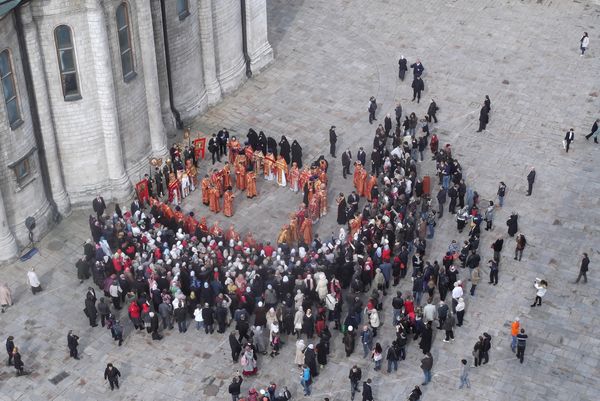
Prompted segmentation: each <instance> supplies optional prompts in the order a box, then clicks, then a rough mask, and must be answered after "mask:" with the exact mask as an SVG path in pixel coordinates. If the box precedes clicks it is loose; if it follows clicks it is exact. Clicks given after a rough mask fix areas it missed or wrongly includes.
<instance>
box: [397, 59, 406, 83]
mask: <svg viewBox="0 0 600 401" xmlns="http://www.w3.org/2000/svg"><path fill="white" fill-rule="evenodd" d="M407 64H408V62H407V60H406V59H405V58H404V56H400V59H399V60H398V78H400V81H404V75H405V74H406V71H408V67H407Z"/></svg>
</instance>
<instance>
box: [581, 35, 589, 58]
mask: <svg viewBox="0 0 600 401" xmlns="http://www.w3.org/2000/svg"><path fill="white" fill-rule="evenodd" d="M589 45H590V37H589V36H588V33H587V32H584V33H583V36H582V37H581V39H579V50H581V57H583V55H584V53H585V51H586V50H587V48H588V46H589Z"/></svg>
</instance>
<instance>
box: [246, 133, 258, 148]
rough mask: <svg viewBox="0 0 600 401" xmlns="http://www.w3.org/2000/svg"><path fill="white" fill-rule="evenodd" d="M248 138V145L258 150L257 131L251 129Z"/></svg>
mask: <svg viewBox="0 0 600 401" xmlns="http://www.w3.org/2000/svg"><path fill="white" fill-rule="evenodd" d="M246 137H247V138H248V144H249V145H250V146H252V149H253V150H256V146H257V145H258V134H257V133H256V131H254V130H253V129H252V128H250V129H249V130H248V135H246Z"/></svg>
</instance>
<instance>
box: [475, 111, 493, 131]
mask: <svg viewBox="0 0 600 401" xmlns="http://www.w3.org/2000/svg"><path fill="white" fill-rule="evenodd" d="M489 113H490V109H488V108H487V106H485V105H484V106H483V107H482V108H481V111H480V112H479V129H478V130H477V132H481V131H483V130H485V127H486V126H487V123H488V122H489V118H490V116H489Z"/></svg>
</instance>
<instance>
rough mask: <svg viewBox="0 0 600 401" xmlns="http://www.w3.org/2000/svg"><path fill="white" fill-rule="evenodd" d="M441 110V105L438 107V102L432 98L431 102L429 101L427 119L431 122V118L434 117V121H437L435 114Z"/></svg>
mask: <svg viewBox="0 0 600 401" xmlns="http://www.w3.org/2000/svg"><path fill="white" fill-rule="evenodd" d="M438 110H439V107H437V104H436V103H435V100H433V99H431V103H429V108H428V109H427V117H428V119H427V121H428V122H431V120H432V119H433V122H434V123H437V117H436V116H435V114H436V113H437V111H438Z"/></svg>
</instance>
